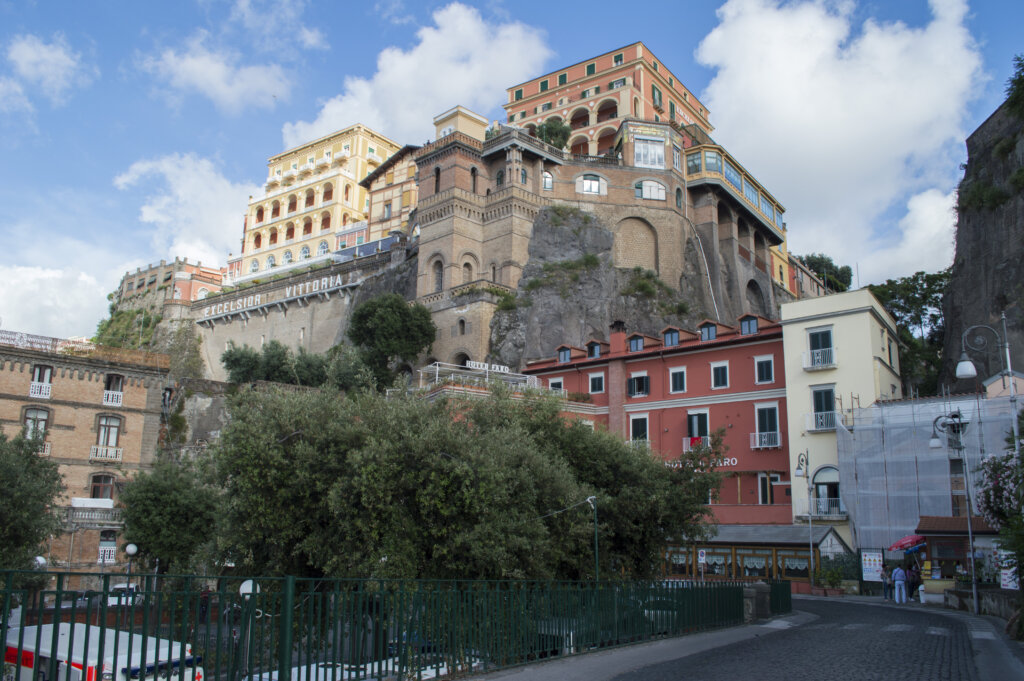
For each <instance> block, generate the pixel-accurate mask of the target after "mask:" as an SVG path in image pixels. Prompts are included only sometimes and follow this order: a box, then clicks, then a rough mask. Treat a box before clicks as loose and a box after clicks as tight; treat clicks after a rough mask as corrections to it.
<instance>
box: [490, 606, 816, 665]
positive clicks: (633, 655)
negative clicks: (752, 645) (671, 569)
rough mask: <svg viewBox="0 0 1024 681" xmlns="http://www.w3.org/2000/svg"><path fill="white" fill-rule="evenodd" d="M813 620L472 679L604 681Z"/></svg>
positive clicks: (795, 618)
mask: <svg viewBox="0 0 1024 681" xmlns="http://www.w3.org/2000/svg"><path fill="white" fill-rule="evenodd" d="M816 619H818V617H817V615H811V614H809V613H806V612H796V611H794V612H793V613H792V614H791V615H786V616H784V617H775V618H773V619H770V620H766V621H763V622H758V623H757V624H744V625H741V626H738V627H729V628H727V629H717V630H715V631H708V632H704V633H700V634H690V635H687V636H678V637H676V638H668V639H664V640H661V641H654V642H651V643H641V644H638V645H633V646H624V647H622V648H612V649H609V650H602V651H600V652H594V653H586V654H584V655H574V656H571V657H560V658H557V659H554V660H551V661H550V662H539V663H536V664H529V665H524V666H522V667H516V668H514V669H503V670H500V671H496V672H490V673H488V674H481V675H478V676H474V677H473V678H475V679H486V680H487V681H492V680H497V679H502V681H604V680H606V679H611V678H614V677H616V676H618V675H619V674H624V673H626V672H629V671H633V670H635V669H640V668H641V667H646V666H648V665H651V664H658V663H660V662H669V661H671V660H677V659H679V658H682V657H687V656H688V655H693V654H694V653H702V652H704V651H705V650H711V649H713V648H718V647H720V646H727V645H729V644H731V643H738V642H740V641H746V640H749V639H752V638H757V637H759V636H766V635H768V634H772V633H774V632H777V631H784V630H786V629H790V628H792V627H797V626H800V625H802V624H807V623H808V622H812V621H814V620H816Z"/></svg>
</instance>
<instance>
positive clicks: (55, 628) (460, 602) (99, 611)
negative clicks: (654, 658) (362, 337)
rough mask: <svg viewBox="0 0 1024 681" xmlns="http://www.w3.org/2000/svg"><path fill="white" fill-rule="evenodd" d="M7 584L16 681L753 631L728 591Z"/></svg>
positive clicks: (423, 667)
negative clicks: (744, 626)
mask: <svg viewBox="0 0 1024 681" xmlns="http://www.w3.org/2000/svg"><path fill="white" fill-rule="evenodd" d="M29 577H31V578H35V579H36V580H37V583H40V584H42V586H41V587H40V588H33V587H31V586H19V583H21V582H23V581H24V580H25V579H26V578H29ZM0 580H2V581H0V588H2V589H3V591H2V592H0V595H2V598H0V601H2V606H3V610H2V611H0V615H2V622H0V624H2V628H0V631H3V632H4V638H5V640H6V645H7V652H6V654H5V660H6V662H5V674H4V681H115V680H116V681H134V680H135V679H138V680H139V681H144V680H145V679H147V678H151V679H154V680H155V679H156V678H157V677H161V678H164V679H169V680H172V681H173V680H176V681H341V680H345V681H347V680H349V679H384V678H399V679H412V678H415V679H429V678H437V677H443V676H455V675H466V674H469V673H474V672H478V671H485V670H487V671H489V670H494V669H500V668H504V667H510V666H514V665H520V664H526V663H529V662H532V661H536V660H540V659H544V658H550V657H553V656H558V655H572V654H578V653H584V652H587V651H590V650H594V649H599V648H605V647H610V646H619V645H627V644H631V643H638V642H642V641H649V640H652V639H656V638H661V637H666V636H677V635H681V634H687V633H691V632H695V631H701V630H704V629H709V628H714V627H723V626H730V625H736V624H740V623H742V621H743V587H742V585H740V584H735V583H722V582H717V583H708V584H701V583H693V582H649V583H648V582H645V583H638V582H600V583H595V582H532V581H466V582H448V581H444V582H439V581H406V582H394V581H380V580H332V579H316V580H314V579H295V578H292V577H286V578H262V577H260V578H253V579H245V578H241V577H237V578H236V577H231V578H202V577H167V576H160V577H154V576H152V575H131V576H125V575H104V576H97V575H88V576H85V575H68V574H63V573H62V574H52V575H45V574H44V575H40V574H38V573H32V574H28V573H0ZM72 584H74V585H75V586H76V588H75V589H71V588H68V587H69V585H72ZM82 584H91V585H92V586H93V587H94V588H92V589H83V588H79V587H80V585H82ZM787 586H788V585H787ZM772 588H773V590H772V610H773V612H775V611H776V587H775V586H773V587H772ZM778 602H779V604H780V605H779V607H787V608H788V603H789V601H788V590H787V593H786V594H785V604H783V597H782V591H781V590H779V596H778ZM104 665H105V667H104ZM204 677H205V679H204Z"/></svg>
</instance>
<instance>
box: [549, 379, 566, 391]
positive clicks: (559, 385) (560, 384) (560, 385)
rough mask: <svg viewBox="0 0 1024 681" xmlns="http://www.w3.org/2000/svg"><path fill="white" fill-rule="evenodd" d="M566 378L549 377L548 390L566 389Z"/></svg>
mask: <svg viewBox="0 0 1024 681" xmlns="http://www.w3.org/2000/svg"><path fill="white" fill-rule="evenodd" d="M564 386H565V379H564V378H549V379H548V390H565V387H564Z"/></svg>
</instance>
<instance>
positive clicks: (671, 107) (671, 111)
mask: <svg viewBox="0 0 1024 681" xmlns="http://www.w3.org/2000/svg"><path fill="white" fill-rule="evenodd" d="M668 119H669V120H670V121H674V120H675V119H676V103H675V102H671V101H670V102H669V103H668Z"/></svg>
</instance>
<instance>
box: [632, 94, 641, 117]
mask: <svg viewBox="0 0 1024 681" xmlns="http://www.w3.org/2000/svg"><path fill="white" fill-rule="evenodd" d="M633 117H634V118H640V100H639V98H637V97H634V98H633Z"/></svg>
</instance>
